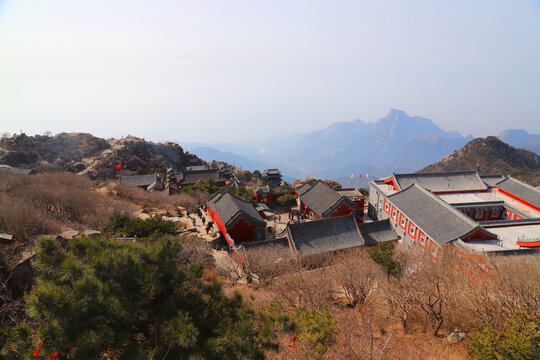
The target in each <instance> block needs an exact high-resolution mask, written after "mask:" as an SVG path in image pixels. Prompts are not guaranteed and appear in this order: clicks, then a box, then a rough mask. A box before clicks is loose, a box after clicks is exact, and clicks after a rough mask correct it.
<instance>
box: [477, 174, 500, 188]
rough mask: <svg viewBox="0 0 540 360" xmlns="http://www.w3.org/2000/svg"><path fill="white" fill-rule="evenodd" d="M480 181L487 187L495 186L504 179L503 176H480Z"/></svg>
mask: <svg viewBox="0 0 540 360" xmlns="http://www.w3.org/2000/svg"><path fill="white" fill-rule="evenodd" d="M480 179H482V181H483V182H484V183H485V184H486V185H487V186H495V184H497V183H498V182H500V181H501V180H503V179H504V176H503V175H480Z"/></svg>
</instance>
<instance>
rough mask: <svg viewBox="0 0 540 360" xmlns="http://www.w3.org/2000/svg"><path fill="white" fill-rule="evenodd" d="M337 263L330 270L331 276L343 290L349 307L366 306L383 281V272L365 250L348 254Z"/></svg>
mask: <svg viewBox="0 0 540 360" xmlns="http://www.w3.org/2000/svg"><path fill="white" fill-rule="evenodd" d="M337 262H338V264H337V265H335V266H333V267H332V268H331V270H330V271H331V276H332V277H333V278H334V279H335V280H336V281H337V282H338V284H339V285H340V286H341V288H342V289H343V293H344V295H345V298H346V299H347V301H348V303H349V305H350V306H352V307H356V306H362V305H364V304H365V303H366V301H367V300H368V298H369V297H371V296H372V295H373V293H374V292H375V289H376V286H375V285H376V284H377V282H378V281H380V280H381V279H382V277H383V273H382V271H381V270H380V268H379V267H378V266H376V264H374V263H373V261H372V260H371V258H370V257H369V255H368V254H367V253H366V251H365V250H364V249H360V250H356V251H352V252H348V253H346V254H344V255H342V256H340V257H339V260H337Z"/></svg>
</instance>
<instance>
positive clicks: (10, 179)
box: [0, 173, 133, 240]
mask: <svg viewBox="0 0 540 360" xmlns="http://www.w3.org/2000/svg"><path fill="white" fill-rule="evenodd" d="M0 199H1V200H0V201H1V202H2V206H1V207H0V231H2V232H6V233H9V234H12V235H13V236H14V237H15V239H16V240H28V239H29V238H30V237H32V236H34V235H39V234H51V233H58V232H59V231H60V230H61V227H62V226H69V227H74V228H78V229H83V228H92V229H100V228H101V227H102V226H103V225H104V224H105V223H106V222H107V221H108V219H109V218H110V217H111V216H112V215H113V214H114V213H122V214H124V213H128V212H131V211H132V210H133V208H132V207H130V206H129V205H128V204H127V203H125V202H122V201H118V200H115V199H112V198H110V197H108V196H104V195H102V194H99V193H97V192H95V191H94V183H93V182H92V181H90V180H89V179H88V178H86V177H84V176H79V175H74V174H71V173H52V174H43V175H37V176H14V175H10V174H0Z"/></svg>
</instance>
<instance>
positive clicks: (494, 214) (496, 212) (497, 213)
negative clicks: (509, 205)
mask: <svg viewBox="0 0 540 360" xmlns="http://www.w3.org/2000/svg"><path fill="white" fill-rule="evenodd" d="M491 216H492V217H499V210H493V212H492V213H491Z"/></svg>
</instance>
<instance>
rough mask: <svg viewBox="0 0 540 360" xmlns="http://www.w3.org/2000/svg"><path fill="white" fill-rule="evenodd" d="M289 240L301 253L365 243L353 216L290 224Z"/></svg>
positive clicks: (325, 250)
mask: <svg viewBox="0 0 540 360" xmlns="http://www.w3.org/2000/svg"><path fill="white" fill-rule="evenodd" d="M287 233H288V237H289V240H291V241H292V242H293V243H294V246H295V248H296V250H297V251H298V252H299V253H301V254H302V255H315V254H322V253H327V252H332V251H338V250H345V249H350V248H354V247H358V246H363V245H365V242H364V239H363V238H362V236H361V235H360V231H359V230H358V227H357V225H356V221H355V219H354V216H352V215H348V216H340V217H335V218H329V219H323V220H316V221H308V222H304V223H299V224H290V225H289V226H288V229H287Z"/></svg>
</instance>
